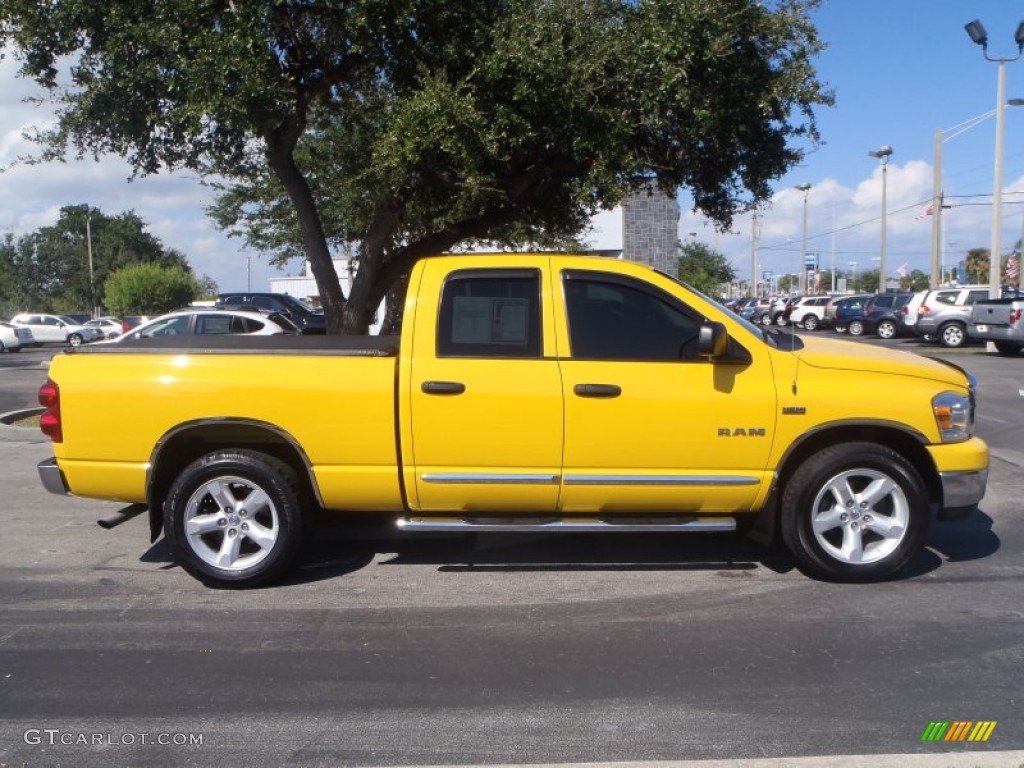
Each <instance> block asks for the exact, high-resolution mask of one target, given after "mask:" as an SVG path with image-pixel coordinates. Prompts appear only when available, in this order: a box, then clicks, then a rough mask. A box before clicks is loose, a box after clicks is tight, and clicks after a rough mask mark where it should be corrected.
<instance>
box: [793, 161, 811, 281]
mask: <svg viewBox="0 0 1024 768" xmlns="http://www.w3.org/2000/svg"><path fill="white" fill-rule="evenodd" d="M795 188H796V189H799V190H800V191H801V192H803V193H804V239H803V246H802V247H801V248H800V269H799V270H798V271H797V278H798V279H797V289H798V290H800V291H801V292H802V293H805V294H806V293H809V291H808V290H807V267H806V265H805V264H804V259H806V258H807V193H808V192H810V191H811V185H810V184H808V183H807V182H806V181H805V182H804V183H803V184H797V185H796V187H795Z"/></svg>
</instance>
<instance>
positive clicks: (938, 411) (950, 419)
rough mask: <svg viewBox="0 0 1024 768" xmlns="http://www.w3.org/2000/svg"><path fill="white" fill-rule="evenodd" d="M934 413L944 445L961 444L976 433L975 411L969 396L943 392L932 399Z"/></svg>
mask: <svg viewBox="0 0 1024 768" xmlns="http://www.w3.org/2000/svg"><path fill="white" fill-rule="evenodd" d="M932 412H933V413H934V414H935V424H936V426H938V428H939V434H940V435H942V442H944V443H961V442H963V441H964V440H967V439H968V438H970V436H971V434H972V433H973V432H974V409H973V408H971V399H970V397H968V396H967V395H961V394H958V393H956V392H943V393H942V394H941V395H936V396H935V397H933V398H932Z"/></svg>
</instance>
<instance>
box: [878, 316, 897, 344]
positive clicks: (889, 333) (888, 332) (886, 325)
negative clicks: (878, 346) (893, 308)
mask: <svg viewBox="0 0 1024 768" xmlns="http://www.w3.org/2000/svg"><path fill="white" fill-rule="evenodd" d="M875 333H877V334H878V337H879V338H880V339H892V338H895V337H896V323H895V322H893V321H892V320H883V321H882V322H880V323H879V324H878V327H877V328H876V329H875Z"/></svg>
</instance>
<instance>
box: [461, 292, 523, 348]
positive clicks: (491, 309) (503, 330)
mask: <svg viewBox="0 0 1024 768" xmlns="http://www.w3.org/2000/svg"><path fill="white" fill-rule="evenodd" d="M454 299H455V301H454V305H453V308H452V309H453V312H452V342H453V343H455V344H525V343H526V341H527V326H528V323H529V311H530V300H529V299H526V298H495V297H491V296H456V297H454Z"/></svg>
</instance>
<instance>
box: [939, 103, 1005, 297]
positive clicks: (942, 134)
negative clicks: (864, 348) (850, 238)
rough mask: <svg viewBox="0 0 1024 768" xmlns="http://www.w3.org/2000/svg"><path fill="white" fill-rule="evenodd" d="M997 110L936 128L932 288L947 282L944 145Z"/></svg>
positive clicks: (979, 123)
mask: <svg viewBox="0 0 1024 768" xmlns="http://www.w3.org/2000/svg"><path fill="white" fill-rule="evenodd" d="M1006 106H1008V107H1024V99H1007V100H1006ZM995 113H996V111H995V110H994V109H990V110H989V111H988V112H982V113H981V114H980V115H975V116H974V117H972V118H971V119H969V120H964V121H963V122H962V123H959V124H957V125H954V126H953V127H952V128H947V129H946V130H945V131H943V130H942V129H941V128H936V129H935V163H934V164H933V167H932V204H931V207H930V208H929V209H928V211H927V212H926V215H927V214H929V213H930V214H931V216H932V261H931V276H930V281H929V285H930V287H932V288H938V287H939V285H940V284H942V283H944V282H945V275H944V274H943V273H944V272H945V267H944V265H943V263H942V261H943V259H942V255H943V252H942V216H943V213H942V212H943V210H945V209H946V208H948V207H949V206H947V205H946V204H945V202H944V195H943V193H942V145H943V144H945V143H946V142H947V141H951V140H952V139H955V138H956V137H957V136H961V135H963V134H964V133H967V131H969V130H971V129H972V128H976V127H977V126H979V125H981V124H982V123H983V122H985V121H986V120H988V119H989V118H990V117H992V116H993V115H995Z"/></svg>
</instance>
